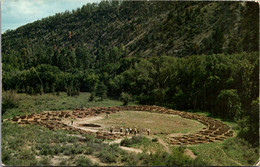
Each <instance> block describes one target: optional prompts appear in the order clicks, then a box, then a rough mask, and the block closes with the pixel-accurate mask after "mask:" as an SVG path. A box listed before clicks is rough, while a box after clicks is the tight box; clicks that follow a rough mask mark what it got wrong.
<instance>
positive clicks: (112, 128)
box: [110, 125, 114, 133]
mask: <svg viewBox="0 0 260 167" xmlns="http://www.w3.org/2000/svg"><path fill="white" fill-rule="evenodd" d="M113 130H114V127H113V125H112V126H111V127H110V133H113Z"/></svg>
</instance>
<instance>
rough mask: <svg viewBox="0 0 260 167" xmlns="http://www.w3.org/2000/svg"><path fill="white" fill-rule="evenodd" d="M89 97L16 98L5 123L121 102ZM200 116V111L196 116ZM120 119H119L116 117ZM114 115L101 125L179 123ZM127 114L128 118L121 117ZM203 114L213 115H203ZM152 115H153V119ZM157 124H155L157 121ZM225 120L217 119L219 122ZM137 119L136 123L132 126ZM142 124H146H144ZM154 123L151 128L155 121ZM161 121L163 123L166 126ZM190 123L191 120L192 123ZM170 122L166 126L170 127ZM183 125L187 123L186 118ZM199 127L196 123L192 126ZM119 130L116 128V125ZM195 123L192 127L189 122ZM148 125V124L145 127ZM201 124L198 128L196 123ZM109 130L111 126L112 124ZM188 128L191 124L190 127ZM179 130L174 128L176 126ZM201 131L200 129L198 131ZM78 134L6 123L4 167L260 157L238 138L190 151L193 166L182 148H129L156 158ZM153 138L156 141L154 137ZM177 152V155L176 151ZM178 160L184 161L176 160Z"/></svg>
mask: <svg viewBox="0 0 260 167" xmlns="http://www.w3.org/2000/svg"><path fill="white" fill-rule="evenodd" d="M89 96H90V93H81V94H80V95H79V96H78V97H69V96H67V95H66V94H65V93H61V94H60V96H56V95H52V94H43V95H41V96H30V95H25V94H17V99H18V100H19V103H18V104H19V105H18V108H14V109H8V110H7V111H6V113H5V114H4V116H3V117H4V119H5V118H11V117H13V116H15V115H23V114H29V113H33V112H36V113H37V112H42V111H46V110H68V109H75V108H79V107H92V106H106V107H107V106H117V105H122V102H120V101H117V100H110V99H105V100H104V101H93V102H89V101H88V98H89ZM197 113H198V112H197ZM117 114H118V115H117ZM117 114H111V116H110V117H109V118H107V119H106V118H105V119H104V120H102V122H104V121H110V120H111V119H112V118H113V119H114V120H116V122H118V123H120V120H123V121H127V125H125V126H126V127H134V126H137V127H138V126H139V125H140V127H142V126H143V127H147V125H149V126H150V129H152V128H151V127H154V129H156V130H158V131H163V130H165V128H166V131H167V128H168V130H169V129H172V128H174V127H168V124H169V126H173V125H174V124H172V122H174V123H176V121H179V120H180V119H177V117H169V115H165V114H162V116H161V115H160V114H159V115H157V114H158V113H150V112H136V113H134V112H132V111H129V113H127V111H126V112H119V113H117ZM120 114H125V115H120ZM199 114H202V115H206V116H209V114H207V113H205V112H199ZM149 115H150V116H149ZM153 119H154V120H153ZM215 119H217V120H221V119H219V118H215ZM136 120H138V122H134V121H136ZM141 120H142V121H141ZM151 120H153V121H154V122H153V123H152V124H149V122H144V121H151ZM162 120H163V121H162ZM188 121H192V120H188ZM221 121H223V122H224V123H226V124H228V125H230V126H231V127H232V128H233V129H234V130H235V132H237V125H236V123H234V122H229V121H226V120H221ZM166 122H168V124H167V123H166ZM184 122H187V121H186V119H185V121H184ZM194 122H196V123H198V122H197V121H194ZM112 123H113V125H114V126H115V123H114V122H112ZM190 123H191V124H192V123H193V122H190ZM144 124H145V125H144ZM198 124H199V125H201V124H200V123H198ZM108 126H109V125H108ZM186 126H188V124H187V125H186ZM186 126H182V124H180V125H179V127H178V128H180V127H183V128H182V129H181V130H180V129H179V131H178V130H175V131H174V130H173V131H174V132H175V133H178V132H181V131H182V133H185V132H190V131H192V127H191V128H190V129H189V128H187V127H186ZM175 128H176V124H175ZM199 128H202V127H197V128H195V129H199ZM75 134H77V133H75V132H71V131H61V130H55V131H51V130H48V129H46V128H44V127H40V126H31V125H23V126H18V125H17V124H12V123H10V122H4V123H3V124H2V138H1V140H2V161H3V163H4V164H6V165H15V166H19V165H26V166H28V165H30V166H36V165H37V166H38V165H45V166H46V165H53V164H55V165H63V166H71V165H84V164H85V165H87V164H88V165H97V163H95V162H92V160H91V159H89V158H88V157H89V156H93V157H96V158H97V159H98V160H99V162H101V163H103V164H108V165H134V166H136V165H183V164H185V165H203V164H204V165H216V166H218V165H226V166H229V165H252V164H253V163H254V162H255V161H256V159H257V158H258V155H259V154H258V152H259V150H258V149H253V148H251V147H250V146H248V145H247V143H246V142H244V141H243V140H240V139H238V138H236V137H234V138H229V139H226V140H224V141H223V142H216V143H209V144H201V145H194V146H189V147H188V148H190V149H191V150H192V151H193V152H194V153H195V154H196V155H197V159H195V160H194V161H191V160H189V159H187V158H185V157H183V152H182V150H183V148H182V147H172V148H170V149H173V150H175V151H173V152H172V153H165V148H164V147H163V146H162V145H161V144H159V143H158V142H156V141H152V140H151V139H147V140H141V142H137V143H134V144H131V145H130V146H131V147H135V148H140V149H142V150H143V151H144V152H153V151H154V152H155V153H153V154H152V155H148V154H145V153H142V154H132V153H128V152H125V151H123V150H121V149H120V148H119V147H118V146H117V145H111V146H109V145H107V144H104V143H103V141H102V140H98V139H95V137H93V136H86V138H85V140H84V141H82V140H81V139H79V138H78V137H77V136H74V135H75ZM156 137H158V138H162V139H163V138H164V137H165V136H164V135H157V136H156ZM152 138H154V136H152ZM176 150H177V151H176ZM172 155H175V156H174V157H179V158H180V160H179V161H178V160H176V159H175V160H174V161H172V160H171V159H174V158H173V157H172ZM68 159H69V161H68Z"/></svg>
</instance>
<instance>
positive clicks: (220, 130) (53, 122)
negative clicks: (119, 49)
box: [12, 105, 233, 145]
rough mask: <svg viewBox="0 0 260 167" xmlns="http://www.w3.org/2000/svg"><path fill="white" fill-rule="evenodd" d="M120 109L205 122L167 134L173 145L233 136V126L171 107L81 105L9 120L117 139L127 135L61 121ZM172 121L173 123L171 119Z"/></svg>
mask: <svg viewBox="0 0 260 167" xmlns="http://www.w3.org/2000/svg"><path fill="white" fill-rule="evenodd" d="M119 111H140V112H157V113H164V114H173V115H179V116H181V117H183V118H186V119H193V120H196V121H199V122H200V123H202V124H204V125H206V126H207V127H206V128H203V129H202V130H200V131H199V132H196V133H193V134H187V135H182V136H178V137H170V136H169V137H167V140H168V142H169V144H172V145H192V144H200V143H209V142H215V141H219V140H224V139H225V138H227V137H232V136H233V131H232V129H231V128H230V127H229V126H228V125H227V124H224V123H222V122H221V121H218V120H215V119H213V118H209V117H206V116H202V115H198V114H195V113H188V112H182V111H175V110H172V109H167V108H164V107H159V106H147V105H144V106H115V107H92V108H87V109H85V108H83V109H76V110H74V111H53V112H46V113H41V114H30V115H23V116H15V117H14V118H13V119H12V121H15V122H17V123H18V124H35V125H42V126H44V127H46V128H49V129H63V130H72V131H77V132H79V133H81V134H92V135H96V137H97V138H102V139H116V138H122V137H125V136H126V135H125V134H124V133H109V132H107V131H106V132H100V131H98V132H93V131H88V130H82V129H80V128H76V127H74V126H72V125H69V124H65V123H64V122H62V119H65V118H71V119H78V118H86V119H87V118H91V117H95V116H97V115H99V114H102V113H107V114H113V113H116V112H119ZM173 124H174V122H173Z"/></svg>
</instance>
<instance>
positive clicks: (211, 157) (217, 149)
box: [188, 110, 259, 166]
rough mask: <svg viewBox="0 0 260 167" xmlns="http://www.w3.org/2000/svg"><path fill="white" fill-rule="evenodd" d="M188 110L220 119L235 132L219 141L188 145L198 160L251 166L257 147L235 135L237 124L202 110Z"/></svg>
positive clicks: (216, 163)
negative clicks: (230, 136)
mask: <svg viewBox="0 0 260 167" xmlns="http://www.w3.org/2000/svg"><path fill="white" fill-rule="evenodd" d="M188 112H196V113H197V114H200V115H204V116H207V117H212V118H214V119H216V120H219V121H222V122H224V123H225V124H227V125H229V126H230V127H232V129H233V131H234V132H235V135H234V137H232V138H228V139H226V140H224V141H221V142H214V143H206V144H200V145H194V146H189V147H188V148H190V149H191V150H192V151H193V152H194V153H195V154H196V155H197V156H198V158H197V159H199V160H200V161H204V162H207V164H209V165H213V166H241V165H243V166H248V165H249V166H251V165H253V164H254V163H255V162H256V160H257V159H258V158H259V149H258V148H252V147H251V146H250V145H248V143H246V142H245V141H244V140H242V139H239V138H237V137H236V135H237V133H238V125H237V124H236V123H235V122H232V121H229V120H223V119H221V118H218V117H214V116H212V115H211V114H210V113H208V112H204V111H194V110H189V111H188Z"/></svg>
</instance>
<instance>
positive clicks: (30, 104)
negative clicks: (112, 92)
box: [3, 92, 122, 119]
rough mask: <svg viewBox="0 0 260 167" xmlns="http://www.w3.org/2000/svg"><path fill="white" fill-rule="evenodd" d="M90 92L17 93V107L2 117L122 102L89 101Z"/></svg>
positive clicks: (107, 100) (115, 104) (106, 100)
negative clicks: (76, 94)
mask: <svg viewBox="0 0 260 167" xmlns="http://www.w3.org/2000/svg"><path fill="white" fill-rule="evenodd" d="M89 96H90V93H87V92H81V93H80V95H79V96H74V97H72V96H67V94H66V93H64V92H62V93H60V95H59V96H57V95H56V94H55V95H53V94H50V93H48V94H43V95H32V96H31V95H28V94H24V93H19V94H17V98H18V101H19V107H18V108H13V109H10V110H8V111H7V112H6V113H5V114H4V115H3V119H6V118H12V117H14V116H16V115H24V114H31V113H40V112H42V111H57V110H72V109H75V108H83V107H86V108H87V107H94V106H106V107H109V106H118V105H122V102H120V101H118V100H111V99H104V100H103V101H100V100H99V98H96V100H94V101H92V102H89Z"/></svg>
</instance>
